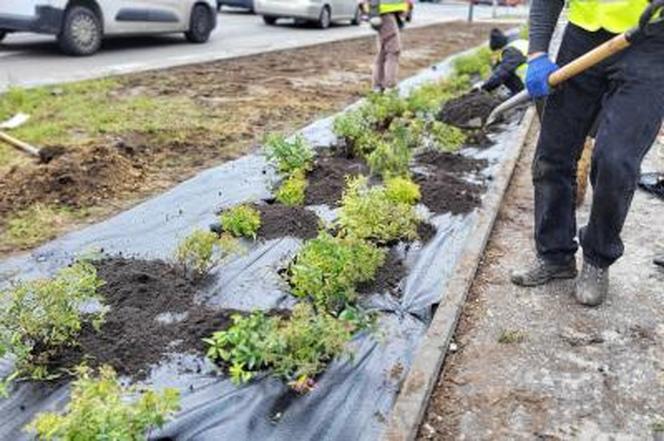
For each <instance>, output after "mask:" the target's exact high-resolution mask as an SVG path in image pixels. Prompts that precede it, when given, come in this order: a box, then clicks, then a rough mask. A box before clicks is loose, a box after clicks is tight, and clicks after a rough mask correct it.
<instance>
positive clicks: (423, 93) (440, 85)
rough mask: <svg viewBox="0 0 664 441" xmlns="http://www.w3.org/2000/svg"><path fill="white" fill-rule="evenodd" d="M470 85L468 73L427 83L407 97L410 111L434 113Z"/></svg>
mask: <svg viewBox="0 0 664 441" xmlns="http://www.w3.org/2000/svg"><path fill="white" fill-rule="evenodd" d="M469 87H470V80H469V78H468V76H467V75H461V76H458V75H454V76H452V77H451V78H446V79H443V80H441V81H435V82H430V83H426V84H424V85H422V86H420V87H418V88H417V89H415V90H413V91H412V92H411V93H410V95H408V97H407V98H406V107H407V109H408V111H410V112H412V113H415V114H432V113H435V112H437V111H438V110H439V109H440V106H441V105H442V104H443V102H445V101H447V100H449V99H451V98H454V97H455V96H457V95H458V94H460V93H462V92H463V91H465V90H467V89H468V88H469Z"/></svg>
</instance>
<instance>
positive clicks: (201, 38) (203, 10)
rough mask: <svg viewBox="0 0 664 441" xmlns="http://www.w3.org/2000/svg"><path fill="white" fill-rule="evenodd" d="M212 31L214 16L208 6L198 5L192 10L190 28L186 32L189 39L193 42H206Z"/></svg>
mask: <svg viewBox="0 0 664 441" xmlns="http://www.w3.org/2000/svg"><path fill="white" fill-rule="evenodd" d="M211 33H212V17H210V11H209V10H208V8H207V6H203V5H196V6H194V9H192V11H191V19H190V20H189V30H188V31H187V32H185V36H186V37H187V40H189V41H190V42H192V43H205V42H206V41H208V40H209V39H210V34H211Z"/></svg>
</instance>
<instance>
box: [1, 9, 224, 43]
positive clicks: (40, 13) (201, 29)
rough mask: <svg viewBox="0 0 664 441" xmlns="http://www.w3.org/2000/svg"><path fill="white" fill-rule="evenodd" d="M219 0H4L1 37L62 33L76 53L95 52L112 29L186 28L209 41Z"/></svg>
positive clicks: (200, 40)
mask: <svg viewBox="0 0 664 441" xmlns="http://www.w3.org/2000/svg"><path fill="white" fill-rule="evenodd" d="M215 7H216V4H215V0H1V1H0V39H2V37H4V36H5V35H6V34H7V33H8V32H17V31H27V32H37V33H42V34H52V35H57V38H58V42H59V44H60V48H61V49H62V50H63V51H64V52H65V53H67V54H70V55H91V54H93V53H95V52H96V51H97V50H98V49H99V47H100V46H101V41H102V39H103V38H104V37H106V36H111V35H146V34H164V33H176V32H184V34H185V36H186V37H187V40H189V41H191V42H192V43H204V42H206V41H207V40H208V39H209V37H210V34H211V33H212V30H213V29H214V28H215V26H216V25H217V13H216V11H215Z"/></svg>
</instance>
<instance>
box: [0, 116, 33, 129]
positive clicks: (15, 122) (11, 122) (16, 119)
mask: <svg viewBox="0 0 664 441" xmlns="http://www.w3.org/2000/svg"><path fill="white" fill-rule="evenodd" d="M29 119H30V115H27V114H25V113H17V114H16V115H14V116H12V117H11V118H9V119H8V120H7V121H4V122H1V123H0V129H15V128H17V127H19V126H21V125H23V124H25V123H26V122H27V121H28V120H29Z"/></svg>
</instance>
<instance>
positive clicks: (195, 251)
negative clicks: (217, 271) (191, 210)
mask: <svg viewBox="0 0 664 441" xmlns="http://www.w3.org/2000/svg"><path fill="white" fill-rule="evenodd" d="M238 248H239V244H238V243H237V240H236V239H234V238H233V237H231V236H229V235H228V234H223V235H222V236H221V237H218V236H217V235H216V234H215V233H213V232H211V231H205V230H201V229H195V230H194V231H192V232H191V233H190V234H189V236H187V237H185V238H184V239H183V240H182V241H181V242H180V244H179V245H178V247H177V250H176V251H175V260H176V261H177V262H178V263H179V264H180V265H181V266H182V269H183V270H184V272H185V274H187V275H188V276H191V277H192V278H193V279H201V278H203V277H205V276H206V275H207V274H208V273H209V272H210V271H211V270H212V269H213V268H214V267H216V266H217V265H219V264H220V263H221V262H223V261H224V260H225V259H226V258H228V257H229V256H230V255H231V254H233V253H234V252H236V251H237V250H238Z"/></svg>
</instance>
